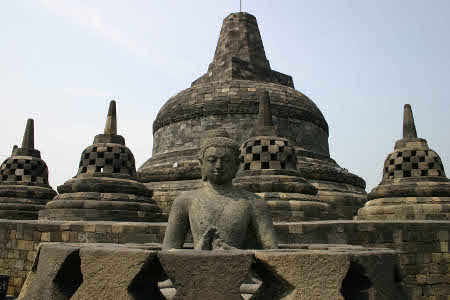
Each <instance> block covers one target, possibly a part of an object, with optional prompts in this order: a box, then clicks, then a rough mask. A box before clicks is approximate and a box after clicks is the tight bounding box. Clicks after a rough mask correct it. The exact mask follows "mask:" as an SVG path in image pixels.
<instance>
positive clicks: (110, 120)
mask: <svg viewBox="0 0 450 300" xmlns="http://www.w3.org/2000/svg"><path fill="white" fill-rule="evenodd" d="M105 134H117V115H116V101H114V100H111V102H110V103H109V110H108V116H107V117H106V125H105Z"/></svg>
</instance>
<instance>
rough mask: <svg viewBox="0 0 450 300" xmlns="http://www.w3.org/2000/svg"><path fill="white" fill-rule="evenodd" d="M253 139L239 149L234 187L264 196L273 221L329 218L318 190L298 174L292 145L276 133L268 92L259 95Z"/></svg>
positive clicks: (327, 209)
mask: <svg viewBox="0 0 450 300" xmlns="http://www.w3.org/2000/svg"><path fill="white" fill-rule="evenodd" d="M252 136H253V137H251V138H250V139H248V140H247V141H245V142H244V143H243V144H242V146H241V148H240V150H241V154H240V160H241V164H240V167H239V172H238V173H237V174H236V179H235V180H234V181H233V184H234V185H235V186H236V187H239V188H242V189H245V190H248V191H250V192H253V193H257V194H258V195H259V196H261V197H263V198H264V199H265V200H266V202H267V203H268V205H269V207H270V208H271V210H272V219H273V220H274V221H275V222H278V221H288V222H295V221H317V220H321V219H327V218H330V212H329V210H330V206H329V205H328V204H326V203H323V202H321V201H320V200H319V198H318V197H316V196H315V195H316V194H317V188H316V187H314V186H313V185H312V184H311V183H309V182H308V181H307V180H306V179H304V178H302V177H301V175H300V173H299V172H298V168H297V157H296V155H295V149H294V147H293V146H292V144H291V142H290V141H289V140H287V139H285V138H282V137H279V136H278V134H277V130H276V128H275V126H274V125H273V121H272V112H271V108H270V95H269V92H267V91H266V92H264V94H263V95H262V96H261V99H260V104H259V116H258V121H257V124H256V127H255V128H254V129H253V130H252Z"/></svg>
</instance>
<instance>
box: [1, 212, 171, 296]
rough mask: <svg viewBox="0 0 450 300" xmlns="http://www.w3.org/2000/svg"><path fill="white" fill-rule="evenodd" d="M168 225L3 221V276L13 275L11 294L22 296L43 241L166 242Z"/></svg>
mask: <svg viewBox="0 0 450 300" xmlns="http://www.w3.org/2000/svg"><path fill="white" fill-rule="evenodd" d="M165 228H166V223H117V222H52V221H9V220H0V274H6V275H10V276H11V278H10V281H9V287H8V295H15V296H17V295H19V293H20V290H21V288H22V285H23V283H24V282H25V278H26V276H27V274H28V272H29V271H30V270H31V266H32V264H33V261H34V258H35V256H36V253H37V252H36V251H37V248H38V245H39V243H41V242H67V243H118V244H127V243H162V240H163V237H164V231H165Z"/></svg>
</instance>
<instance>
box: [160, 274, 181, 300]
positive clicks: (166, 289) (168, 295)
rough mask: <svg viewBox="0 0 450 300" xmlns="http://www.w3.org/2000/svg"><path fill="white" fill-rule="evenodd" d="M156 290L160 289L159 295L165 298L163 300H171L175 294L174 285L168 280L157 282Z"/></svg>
mask: <svg viewBox="0 0 450 300" xmlns="http://www.w3.org/2000/svg"><path fill="white" fill-rule="evenodd" d="M158 288H159V289H160V291H161V294H162V295H163V296H164V297H165V299H168V300H169V299H172V298H173V297H174V296H175V294H176V292H177V290H176V288H175V285H174V284H173V283H172V281H171V280H170V279H167V280H164V281H161V282H159V283H158Z"/></svg>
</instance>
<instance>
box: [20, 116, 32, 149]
mask: <svg viewBox="0 0 450 300" xmlns="http://www.w3.org/2000/svg"><path fill="white" fill-rule="evenodd" d="M22 148H24V149H34V121H33V119H28V120H27V127H26V128H25V133H24V135H23V140H22Z"/></svg>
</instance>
